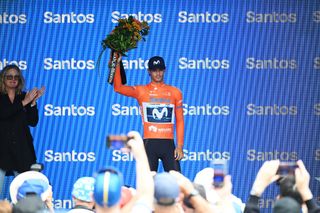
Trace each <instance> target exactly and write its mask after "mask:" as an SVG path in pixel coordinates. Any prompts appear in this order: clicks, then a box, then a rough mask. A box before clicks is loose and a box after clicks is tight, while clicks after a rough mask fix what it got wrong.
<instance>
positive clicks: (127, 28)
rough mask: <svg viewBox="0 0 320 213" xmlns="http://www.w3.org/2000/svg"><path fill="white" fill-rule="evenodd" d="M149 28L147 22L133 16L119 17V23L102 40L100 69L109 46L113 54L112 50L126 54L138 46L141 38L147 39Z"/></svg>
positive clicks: (99, 58)
mask: <svg viewBox="0 0 320 213" xmlns="http://www.w3.org/2000/svg"><path fill="white" fill-rule="evenodd" d="M149 29H150V26H149V25H148V23H147V22H145V21H143V22H140V21H139V20H137V19H135V18H134V17H133V16H129V17H128V18H123V19H118V25H117V26H116V27H115V28H114V29H113V30H112V32H111V33H110V34H109V35H107V37H106V38H105V39H104V40H103V41H102V42H101V45H102V48H103V49H102V51H101V52H100V55H99V57H98V61H97V67H98V70H99V67H100V61H101V57H102V55H103V53H104V51H105V50H106V49H107V48H110V49H111V55H112V52H119V53H120V54H121V55H123V56H126V52H128V51H129V50H131V49H134V48H137V44H138V42H139V41H140V40H143V41H145V40H146V39H145V36H147V35H148V33H149ZM109 67H110V64H109Z"/></svg>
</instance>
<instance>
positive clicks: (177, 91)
mask: <svg viewBox="0 0 320 213" xmlns="http://www.w3.org/2000/svg"><path fill="white" fill-rule="evenodd" d="M166 87H167V88H169V89H170V90H171V91H172V92H173V93H174V94H182V92H181V90H180V89H179V88H178V87H175V86H172V85H169V84H166Z"/></svg>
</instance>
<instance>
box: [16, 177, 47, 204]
mask: <svg viewBox="0 0 320 213" xmlns="http://www.w3.org/2000/svg"><path fill="white" fill-rule="evenodd" d="M51 194H52V189H51V186H50V185H49V180H48V178H47V177H46V176H45V175H44V174H42V173H40V172H35V171H28V172H23V173H21V174H19V175H18V176H16V177H15V178H14V179H13V181H12V183H11V184H10V197H11V201H12V203H13V204H16V203H17V202H18V201H19V200H21V199H22V198H25V197H27V196H28V195H36V196H39V197H40V198H41V199H42V201H45V200H47V198H48V197H49V196H51Z"/></svg>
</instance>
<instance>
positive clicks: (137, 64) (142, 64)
mask: <svg viewBox="0 0 320 213" xmlns="http://www.w3.org/2000/svg"><path fill="white" fill-rule="evenodd" d="M148 61H149V60H144V59H142V58H138V59H136V60H125V59H123V60H122V62H123V67H124V69H126V70H127V69H135V70H139V69H140V70H145V69H147V68H148Z"/></svg>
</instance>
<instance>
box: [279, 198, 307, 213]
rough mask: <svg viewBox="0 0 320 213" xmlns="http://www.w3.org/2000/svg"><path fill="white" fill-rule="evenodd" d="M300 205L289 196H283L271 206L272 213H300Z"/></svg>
mask: <svg viewBox="0 0 320 213" xmlns="http://www.w3.org/2000/svg"><path fill="white" fill-rule="evenodd" d="M300 211H301V205H300V204H299V203H298V202H297V201H296V200H294V199H292V198H290V197H284V198H282V199H280V200H277V201H276V202H275V204H274V207H273V212H274V213H287V212H290V213H300Z"/></svg>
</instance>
